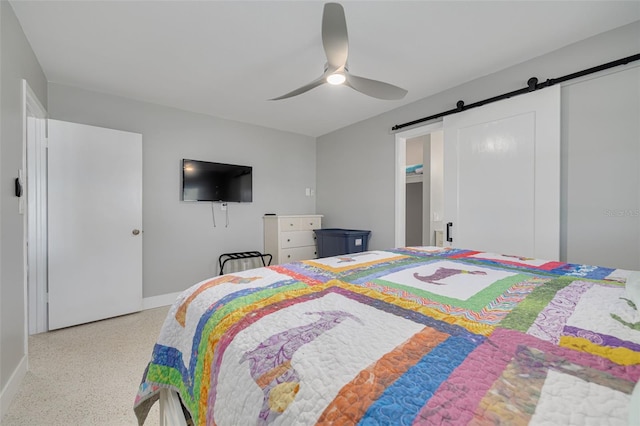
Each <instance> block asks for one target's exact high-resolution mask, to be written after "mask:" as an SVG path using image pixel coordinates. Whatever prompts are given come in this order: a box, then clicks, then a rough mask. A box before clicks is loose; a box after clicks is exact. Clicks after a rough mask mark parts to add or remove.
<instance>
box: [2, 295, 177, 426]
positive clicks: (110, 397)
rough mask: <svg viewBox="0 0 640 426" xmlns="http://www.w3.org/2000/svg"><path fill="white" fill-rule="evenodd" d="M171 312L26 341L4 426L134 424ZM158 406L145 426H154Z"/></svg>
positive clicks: (158, 311) (158, 310)
mask: <svg viewBox="0 0 640 426" xmlns="http://www.w3.org/2000/svg"><path fill="white" fill-rule="evenodd" d="M168 310H169V307H168V306H167V307H162V308H155V309H150V310H146V311H142V312H139V313H135V314H131V315H125V316H121V317H117V318H112V319H108V320H103V321H98V322H94V323H90V324H85V325H80V326H76V327H70V328H65V329H62V330H56V331H51V332H48V333H42V334H36V335H33V336H30V337H29V371H28V372H27V375H26V377H25V380H24V382H23V383H22V386H21V388H20V391H19V392H18V395H17V396H16V397H15V399H14V400H13V402H12V403H11V405H10V407H9V411H8V412H7V414H6V415H5V416H4V417H3V418H2V421H1V422H0V423H1V424H2V425H3V426H5V425H6V426H14V425H15V426H18V425H21V426H23V425H29V426H40V425H42V426H45V425H47V426H50V425H51V426H54V425H55V426H57V425H65V426H70V425H105V426H111V425H113V426H121V425H122V426H125V425H137V424H138V423H137V420H136V417H135V415H134V414H133V401H134V398H135V395H136V392H137V389H138V385H139V383H140V379H141V378H142V373H143V372H144V369H145V367H146V365H147V362H149V359H150V357H151V351H152V349H153V344H154V342H155V339H156V338H157V337H158V334H159V333H160V327H161V326H162V323H163V321H164V318H165V316H166V315H167V312H168ZM158 413H159V410H158V404H157V403H156V404H155V405H154V407H153V409H152V411H151V413H150V414H149V417H148V418H147V420H146V422H145V425H158V424H159V417H158Z"/></svg>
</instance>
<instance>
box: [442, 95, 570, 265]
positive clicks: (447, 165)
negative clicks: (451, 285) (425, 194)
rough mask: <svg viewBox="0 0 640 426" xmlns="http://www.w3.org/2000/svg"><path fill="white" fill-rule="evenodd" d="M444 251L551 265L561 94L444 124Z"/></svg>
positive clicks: (555, 242)
mask: <svg viewBox="0 0 640 426" xmlns="http://www.w3.org/2000/svg"><path fill="white" fill-rule="evenodd" d="M444 188H445V189H444V209H445V211H444V215H445V221H444V222H445V226H446V234H448V237H449V238H448V239H449V240H450V241H445V244H447V245H448V246H454V247H458V248H465V249H472V250H480V251H490V252H496V253H502V254H509V255H518V256H529V257H537V258H543V259H558V258H559V255H560V87H558V86H555V87H551V88H547V89H543V90H540V91H537V92H532V93H529V94H526V95H521V96H517V97H514V98H511V99H507V100H504V101H501V102H496V103H493V104H489V105H485V106H483V107H478V108H476V109H471V110H469V111H466V112H463V113H460V114H455V115H452V116H448V117H445V119H444Z"/></svg>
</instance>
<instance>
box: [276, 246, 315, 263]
mask: <svg viewBox="0 0 640 426" xmlns="http://www.w3.org/2000/svg"><path fill="white" fill-rule="evenodd" d="M281 253H282V256H281V258H280V262H281V263H288V262H297V261H299V260H309V259H315V258H316V257H318V256H317V254H316V247H315V246H307V247H293V248H288V249H282V252H281Z"/></svg>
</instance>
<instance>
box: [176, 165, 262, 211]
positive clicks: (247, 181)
mask: <svg viewBox="0 0 640 426" xmlns="http://www.w3.org/2000/svg"><path fill="white" fill-rule="evenodd" d="M252 171H253V169H252V167H251V166H236V165H233V164H222V163H211V162H208V161H198V160H187V159H183V160H182V200H183V201H225V202H238V203H245V202H248V203H250V202H251V201H252V197H253V195H252V186H253V182H252Z"/></svg>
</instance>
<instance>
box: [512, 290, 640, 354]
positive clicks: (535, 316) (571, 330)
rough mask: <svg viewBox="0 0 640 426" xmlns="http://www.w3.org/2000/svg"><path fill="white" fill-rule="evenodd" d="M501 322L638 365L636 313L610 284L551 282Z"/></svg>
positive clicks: (639, 319)
mask: <svg viewBox="0 0 640 426" xmlns="http://www.w3.org/2000/svg"><path fill="white" fill-rule="evenodd" d="M593 306H599V307H601V309H593ZM500 326H501V327H506V328H511V329H515V330H520V331H522V332H526V333H527V334H530V335H532V336H536V337H538V338H540V339H543V340H546V341H549V342H552V343H554V344H559V345H560V346H565V347H570V348H574V349H576V350H580V351H584V352H590V353H595V354H599V355H600V356H603V357H605V358H608V359H610V360H612V361H615V362H617V363H620V364H624V365H629V364H640V345H639V344H638V343H635V342H638V341H640V314H638V310H637V307H636V306H635V305H634V304H633V303H630V301H629V300H627V299H626V298H625V289H624V288H622V287H620V286H618V285H616V284H613V283H612V284H606V283H602V282H594V281H585V280H571V279H567V278H564V279H557V280H554V281H553V282H550V283H548V284H547V285H546V286H545V287H544V288H540V289H536V290H534V291H533V292H532V293H531V294H530V295H529V296H528V297H527V299H525V300H524V301H523V302H522V303H521V304H520V305H519V306H518V307H517V308H516V309H514V310H513V311H512V312H511V313H510V314H509V315H508V316H507V318H505V320H504V321H502V322H501V323H500Z"/></svg>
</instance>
